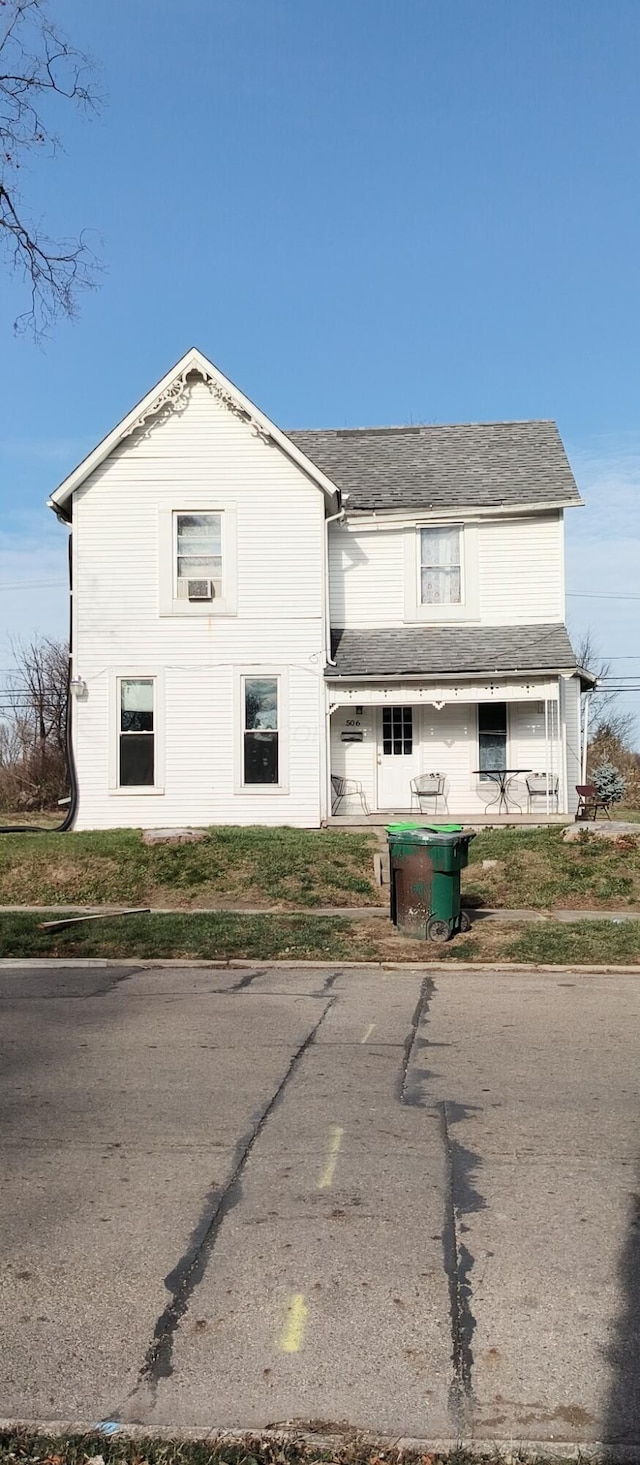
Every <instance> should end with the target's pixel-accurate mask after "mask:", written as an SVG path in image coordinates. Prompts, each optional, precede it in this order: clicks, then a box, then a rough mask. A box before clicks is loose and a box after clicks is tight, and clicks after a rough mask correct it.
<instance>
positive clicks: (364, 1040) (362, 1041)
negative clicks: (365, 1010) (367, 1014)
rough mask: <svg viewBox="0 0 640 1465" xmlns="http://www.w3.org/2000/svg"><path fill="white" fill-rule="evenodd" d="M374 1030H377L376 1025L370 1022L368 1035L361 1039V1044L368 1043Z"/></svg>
mask: <svg viewBox="0 0 640 1465" xmlns="http://www.w3.org/2000/svg"><path fill="white" fill-rule="evenodd" d="M374 1028H375V1023H374V1022H370V1023H369V1026H368V1028H367V1031H366V1033H365V1035H364V1038H361V1039H360V1042H361V1043H368V1041H369V1038H370V1037H371V1034H372V1032H373V1030H374Z"/></svg>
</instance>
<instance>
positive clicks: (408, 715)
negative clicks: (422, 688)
mask: <svg viewBox="0 0 640 1465" xmlns="http://www.w3.org/2000/svg"><path fill="white" fill-rule="evenodd" d="M382 751H383V753H385V754H386V755H387V756H394V755H397V754H402V753H412V752H413V708H412V707H383V709H382Z"/></svg>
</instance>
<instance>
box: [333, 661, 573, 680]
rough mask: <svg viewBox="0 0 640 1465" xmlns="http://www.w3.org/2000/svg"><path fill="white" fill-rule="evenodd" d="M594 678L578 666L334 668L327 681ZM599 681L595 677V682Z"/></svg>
mask: <svg viewBox="0 0 640 1465" xmlns="http://www.w3.org/2000/svg"><path fill="white" fill-rule="evenodd" d="M578 674H580V676H585V675H586V676H590V673H589V672H587V673H584V672H583V671H582V670H581V668H580V667H578V666H536V667H521V666H512V667H501V668H500V670H499V671H497V670H496V669H495V668H494V667H484V668H482V667H480V668H477V669H476V670H475V671H457V672H453V671H440V672H438V671H434V672H427V671H424V672H417V671H407V672H401V671H398V672H386V671H385V672H370V671H368V672H341V671H338V670H337V668H335V667H333V666H329V665H328V666H327V668H326V671H325V679H326V681H328V682H438V683H439V682H452V683H455V682H465V681H467V682H468V681H472V682H476V681H478V680H479V679H480V678H482V677H493V678H497V679H498V678H501V677H514V676H516V677H521V678H523V679H526V678H527V677H550V676H571V677H573V676H576V675H578ZM593 680H595V678H594V679H593Z"/></svg>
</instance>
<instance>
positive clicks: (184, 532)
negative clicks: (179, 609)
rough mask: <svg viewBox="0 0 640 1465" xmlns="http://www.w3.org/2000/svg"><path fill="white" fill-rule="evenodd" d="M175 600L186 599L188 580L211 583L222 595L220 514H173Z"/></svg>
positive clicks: (214, 594) (214, 592)
mask: <svg viewBox="0 0 640 1465" xmlns="http://www.w3.org/2000/svg"><path fill="white" fill-rule="evenodd" d="M175 517H176V564H177V585H178V599H179V600H185V599H188V598H189V580H205V579H206V580H211V581H212V582H213V596H214V598H215V597H216V596H220V595H222V514H176V516H175Z"/></svg>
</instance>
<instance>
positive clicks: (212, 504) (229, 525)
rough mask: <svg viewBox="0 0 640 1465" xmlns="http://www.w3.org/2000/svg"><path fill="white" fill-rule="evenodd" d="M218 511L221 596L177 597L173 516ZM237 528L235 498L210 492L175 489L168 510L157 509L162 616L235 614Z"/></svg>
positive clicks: (160, 607)
mask: <svg viewBox="0 0 640 1465" xmlns="http://www.w3.org/2000/svg"><path fill="white" fill-rule="evenodd" d="M178 514H220V516H221V523H222V595H221V596H219V597H217V598H216V599H215V600H200V601H198V600H194V601H191V600H178V597H177V594H176V591H177V584H176V554H177V542H176V522H177V521H176V516H177V515H178ZM237 543H238V527H237V505H236V503H235V502H234V501H231V500H229V499H226V500H225V499H224V498H222V499H221V498H220V497H216V498H214V497H213V495H212V494H208V495H204V494H202V493H190V494H187V493H186V492H184V491H180V492H177V493H176V494H175V496H174V499H173V502H172V505H171V508H170V509H160V510H159V512H158V576H159V583H158V599H159V613H160V615H161V616H196V617H200V618H202V616H205V617H206V616H235V615H237V613H238V553H237Z"/></svg>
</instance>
